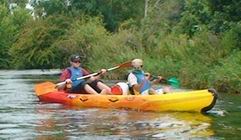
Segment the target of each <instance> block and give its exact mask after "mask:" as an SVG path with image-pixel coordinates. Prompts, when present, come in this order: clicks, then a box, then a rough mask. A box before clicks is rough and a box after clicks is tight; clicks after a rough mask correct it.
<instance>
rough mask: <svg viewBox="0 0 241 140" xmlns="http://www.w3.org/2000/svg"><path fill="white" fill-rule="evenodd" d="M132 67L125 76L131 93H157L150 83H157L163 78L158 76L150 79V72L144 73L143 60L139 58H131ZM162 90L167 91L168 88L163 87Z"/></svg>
mask: <svg viewBox="0 0 241 140" xmlns="http://www.w3.org/2000/svg"><path fill="white" fill-rule="evenodd" d="M132 67H133V70H132V71H131V73H129V75H128V78H127V80H128V83H129V88H130V92H131V94H134V95H138V94H141V95H149V94H158V93H157V92H156V91H155V90H154V89H153V88H152V87H151V86H152V84H155V83H159V82H160V81H161V80H163V78H162V77H161V76H158V77H157V79H155V80H153V81H151V74H150V73H145V72H144V71H143V70H142V67H143V61H142V60H141V59H134V60H132ZM164 92H168V90H167V89H165V91H164Z"/></svg>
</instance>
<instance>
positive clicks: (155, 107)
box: [38, 89, 217, 112]
mask: <svg viewBox="0 0 241 140" xmlns="http://www.w3.org/2000/svg"><path fill="white" fill-rule="evenodd" d="M38 98H39V100H40V101H42V102H46V103H60V104H64V105H68V106H75V107H79V108H96V107H99V108H125V109H133V110H139V111H156V112H162V111H188V112H206V111H208V110H210V109H212V108H213V106H214V105H215V103H216V100H217V93H216V91H215V90H214V89H206V90H195V91H185V92H173V93H168V94H162V95H92V94H70V93H66V92H64V91H52V92H48V93H46V94H42V95H39V96H38Z"/></svg>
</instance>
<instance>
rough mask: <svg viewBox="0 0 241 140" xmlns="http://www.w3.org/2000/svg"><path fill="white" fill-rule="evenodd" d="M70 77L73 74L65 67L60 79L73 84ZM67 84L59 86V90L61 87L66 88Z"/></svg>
mask: <svg viewBox="0 0 241 140" xmlns="http://www.w3.org/2000/svg"><path fill="white" fill-rule="evenodd" d="M70 77H71V74H70V72H69V70H68V69H65V70H64V71H63V72H62V73H61V75H60V77H59V79H60V81H66V83H68V84H69V85H71V82H72V81H71V80H70ZM65 86H66V85H65V84H63V85H62V86H58V89H59V90H61V89H65Z"/></svg>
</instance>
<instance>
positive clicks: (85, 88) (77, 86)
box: [60, 55, 111, 94]
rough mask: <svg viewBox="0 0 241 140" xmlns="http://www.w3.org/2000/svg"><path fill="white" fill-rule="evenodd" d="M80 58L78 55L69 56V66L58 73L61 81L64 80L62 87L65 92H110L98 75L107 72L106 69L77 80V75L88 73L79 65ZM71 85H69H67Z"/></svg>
mask: <svg viewBox="0 0 241 140" xmlns="http://www.w3.org/2000/svg"><path fill="white" fill-rule="evenodd" d="M80 64H81V59H80V56H79V55H71V56H70V65H71V66H70V67H68V68H66V69H65V70H63V72H62V74H61V75H60V80H61V81H66V85H67V86H65V87H64V89H65V90H67V92H70V93H82V94H84V93H87V94H110V93H111V89H110V88H109V87H108V86H107V85H105V84H104V83H103V82H102V81H100V80H99V79H100V77H101V76H102V75H103V74H105V73H106V72H107V70H106V69H101V72H100V74H99V75H97V76H92V77H91V78H89V79H88V80H85V79H81V80H77V78H78V77H82V76H85V75H88V74H90V73H89V72H88V71H87V70H86V69H84V68H82V67H80ZM68 85H71V87H68Z"/></svg>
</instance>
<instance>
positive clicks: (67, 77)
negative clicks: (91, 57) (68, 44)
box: [59, 69, 71, 81]
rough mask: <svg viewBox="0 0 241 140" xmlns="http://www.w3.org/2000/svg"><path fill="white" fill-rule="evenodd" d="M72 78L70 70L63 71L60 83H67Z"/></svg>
mask: <svg viewBox="0 0 241 140" xmlns="http://www.w3.org/2000/svg"><path fill="white" fill-rule="evenodd" d="M70 77H71V75H70V72H69V70H68V69H65V70H63V72H62V73H61V75H60V77H59V79H60V81H65V80H66V79H69V78H70Z"/></svg>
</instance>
